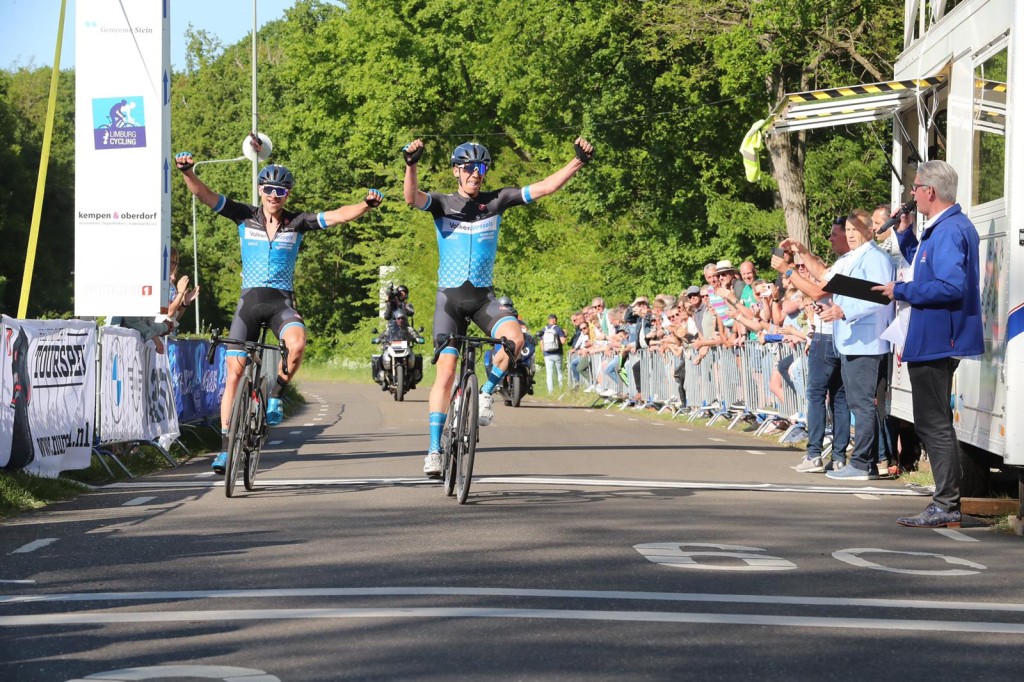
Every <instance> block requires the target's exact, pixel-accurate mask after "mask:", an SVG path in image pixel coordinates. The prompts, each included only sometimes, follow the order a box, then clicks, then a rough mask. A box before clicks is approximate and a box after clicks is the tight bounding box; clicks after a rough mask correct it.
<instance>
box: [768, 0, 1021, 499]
mask: <svg viewBox="0 0 1024 682" xmlns="http://www.w3.org/2000/svg"><path fill="white" fill-rule="evenodd" d="M904 1H905V6H906V13H905V18H904V50H903V53H902V54H901V55H900V57H899V59H898V60H897V61H896V64H895V68H894V73H893V81H890V82H886V83H870V84H861V85H852V86H849V87H846V88H830V89H827V90H819V91H815V92H803V93H792V94H789V95H786V96H785V97H784V98H783V99H782V101H780V102H779V103H778V105H777V106H776V108H775V109H774V110H773V112H772V115H771V116H770V117H769V119H768V120H767V121H766V126H770V129H771V131H772V132H774V133H785V132H789V131H794V130H802V129H810V128H820V127H827V126H836V125H848V124H851V123H857V122H864V121H877V120H884V119H891V120H892V129H893V154H892V160H893V164H894V169H895V170H897V171H898V172H899V177H897V174H896V173H893V181H892V199H893V201H892V204H893V205H896V204H897V203H900V204H902V203H903V202H905V201H907V200H908V199H909V190H910V187H909V184H910V183H911V182H912V181H913V179H914V174H915V167H916V164H917V163H918V162H919V161H925V160H928V159H935V158H940V159H944V160H945V161H947V162H949V163H950V164H952V165H953V166H954V168H956V171H957V174H958V175H959V179H960V184H959V190H958V197H957V200H958V201H959V203H960V205H961V206H962V207H963V208H964V210H965V212H966V213H967V215H968V216H970V218H971V220H972V221H973V222H974V224H975V226H976V227H977V228H978V233H979V235H980V237H981V249H980V257H981V261H982V262H981V264H980V266H981V267H980V272H981V295H982V319H983V323H984V327H985V349H986V352H985V355H984V356H982V357H980V358H974V359H967V360H964V361H963V362H961V363H960V367H959V369H958V370H957V373H956V376H955V379H954V390H953V395H952V396H951V400H952V401H953V405H954V425H955V427H956V431H957V434H958V435H959V438H960V442H961V445H962V450H963V453H964V456H963V465H964V478H963V486H962V493H963V494H964V495H965V496H974V495H980V494H983V492H984V491H985V490H987V488H988V478H989V473H990V468H992V467H1015V468H1017V473H1018V477H1019V486H1018V487H1019V488H1020V490H1021V493H1022V495H1021V499H1022V500H1024V468H1020V467H1024V124H1018V125H1014V124H1015V119H1016V117H1017V116H1018V115H1020V114H1021V113H1022V112H1024V91H1022V90H1021V88H1019V87H1018V88H1011V87H1009V83H1011V82H1013V81H1014V80H1016V77H1017V76H1024V2H1020V0H945V1H943V0H931V1H930V2H925V0H904ZM1017 82H1018V83H1020V82H1021V81H1019V80H1018V81H1017ZM1014 159H1021V160H1022V165H1021V168H1015V163H1014ZM901 180H902V182H903V183H906V186H904V185H902V184H901ZM869 208H870V207H869ZM921 222H922V221H920V220H919V221H918V224H919V225H920V223H921ZM910 390H911V389H910V381H909V378H908V376H907V372H906V367H905V366H899V365H897V366H896V367H895V369H894V372H893V377H892V398H891V407H890V412H891V414H892V415H893V416H895V417H897V418H899V419H902V420H905V421H906V422H909V423H913V411H912V407H911V396H910ZM1021 512H1022V513H1021V516H1024V503H1022V509H1021Z"/></svg>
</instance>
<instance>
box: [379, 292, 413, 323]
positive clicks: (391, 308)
mask: <svg viewBox="0 0 1024 682" xmlns="http://www.w3.org/2000/svg"><path fill="white" fill-rule="evenodd" d="M399 310H401V311H404V312H405V314H406V315H408V316H409V317H410V318H411V317H412V316H413V315H415V314H416V311H415V310H414V309H413V307H412V303H409V287H407V286H405V285H404V284H399V285H398V286H397V287H395V288H393V289H392V288H391V287H388V301H387V305H385V307H384V319H385V320H390V319H391V318H392V317H393V316H394V314H395V312H397V311H399ZM410 324H411V323H410Z"/></svg>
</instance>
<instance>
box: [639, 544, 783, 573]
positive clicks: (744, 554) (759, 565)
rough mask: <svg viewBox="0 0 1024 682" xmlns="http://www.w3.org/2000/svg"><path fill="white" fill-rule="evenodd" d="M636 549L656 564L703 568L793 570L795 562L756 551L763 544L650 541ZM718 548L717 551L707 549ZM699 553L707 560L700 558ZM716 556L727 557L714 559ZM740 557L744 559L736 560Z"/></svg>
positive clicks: (716, 569) (723, 569)
mask: <svg viewBox="0 0 1024 682" xmlns="http://www.w3.org/2000/svg"><path fill="white" fill-rule="evenodd" d="M633 549H635V550H636V551H638V552H640V554H642V555H643V556H645V557H646V558H647V560H648V561H651V562H653V563H656V564H663V565H666V566H676V567H679V568H696V569H699V570H704V571H791V570H793V569H795V568H796V564H794V563H793V562H792V561H789V560H788V559H783V558H782V557H777V556H769V555H766V554H757V552H764V551H765V550H763V549H761V548H760V547H744V546H743V545H719V544H714V543H705V542H648V543H644V544H640V545H633ZM708 550H718V551H708ZM696 557H700V558H702V559H704V560H705V561H697V559H696ZM715 559H720V560H724V562H725V563H723V562H722V561H720V562H718V563H714V560H715ZM737 561H740V562H742V563H739V564H737V563H736V562H737Z"/></svg>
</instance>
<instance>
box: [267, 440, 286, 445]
mask: <svg viewBox="0 0 1024 682" xmlns="http://www.w3.org/2000/svg"><path fill="white" fill-rule="evenodd" d="M283 442H284V441H283V440H272V441H269V442H268V443H267V445H280V444H281V443H283Z"/></svg>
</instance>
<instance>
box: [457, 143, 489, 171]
mask: <svg viewBox="0 0 1024 682" xmlns="http://www.w3.org/2000/svg"><path fill="white" fill-rule="evenodd" d="M464 163H485V164H487V167H488V168H490V167H491V153H490V152H489V151H487V147H485V146H483V145H482V144H477V143H476V142H463V143H462V144H460V145H459V146H458V147H456V148H455V151H453V152H452V165H453V166H461V165H462V164H464Z"/></svg>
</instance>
